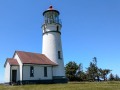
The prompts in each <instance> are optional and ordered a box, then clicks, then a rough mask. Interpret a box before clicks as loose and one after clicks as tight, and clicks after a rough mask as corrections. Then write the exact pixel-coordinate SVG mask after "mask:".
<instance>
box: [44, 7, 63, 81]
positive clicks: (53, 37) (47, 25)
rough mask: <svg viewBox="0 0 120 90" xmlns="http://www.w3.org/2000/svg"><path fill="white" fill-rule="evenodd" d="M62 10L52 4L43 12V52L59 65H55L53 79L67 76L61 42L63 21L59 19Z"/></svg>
mask: <svg viewBox="0 0 120 90" xmlns="http://www.w3.org/2000/svg"><path fill="white" fill-rule="evenodd" d="M59 15H60V12H59V11H58V10H55V9H53V7H52V6H50V7H49V9H48V10H46V11H44V12H43V16H44V23H43V25H42V34H43V37H42V39H43V41H42V54H45V55H46V56H47V57H48V58H49V59H50V60H51V61H53V62H55V63H56V64H57V66H54V67H53V79H63V78H65V70H64V58H63V51H62V42H61V28H62V23H61V20H60V19H59Z"/></svg>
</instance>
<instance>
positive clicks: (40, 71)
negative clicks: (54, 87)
mask: <svg viewBox="0 0 120 90" xmlns="http://www.w3.org/2000/svg"><path fill="white" fill-rule="evenodd" d="M30 66H33V67H34V77H30ZM44 67H47V75H48V76H47V77H44ZM48 79H52V67H51V66H43V65H24V66H23V80H48Z"/></svg>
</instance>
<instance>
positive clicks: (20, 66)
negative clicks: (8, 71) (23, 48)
mask: <svg viewBox="0 0 120 90" xmlns="http://www.w3.org/2000/svg"><path fill="white" fill-rule="evenodd" d="M13 58H14V59H16V60H17V61H18V64H19V72H20V73H19V74H20V75H19V76H20V80H21V81H22V65H23V64H22V62H21V60H20V58H19V56H18V55H17V53H15V55H14V57H13Z"/></svg>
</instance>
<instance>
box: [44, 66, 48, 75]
mask: <svg viewBox="0 0 120 90" xmlns="http://www.w3.org/2000/svg"><path fill="white" fill-rule="evenodd" d="M44 77H47V67H44Z"/></svg>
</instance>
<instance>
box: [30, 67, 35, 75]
mask: <svg viewBox="0 0 120 90" xmlns="http://www.w3.org/2000/svg"><path fill="white" fill-rule="evenodd" d="M30 77H34V67H33V66H30Z"/></svg>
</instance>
